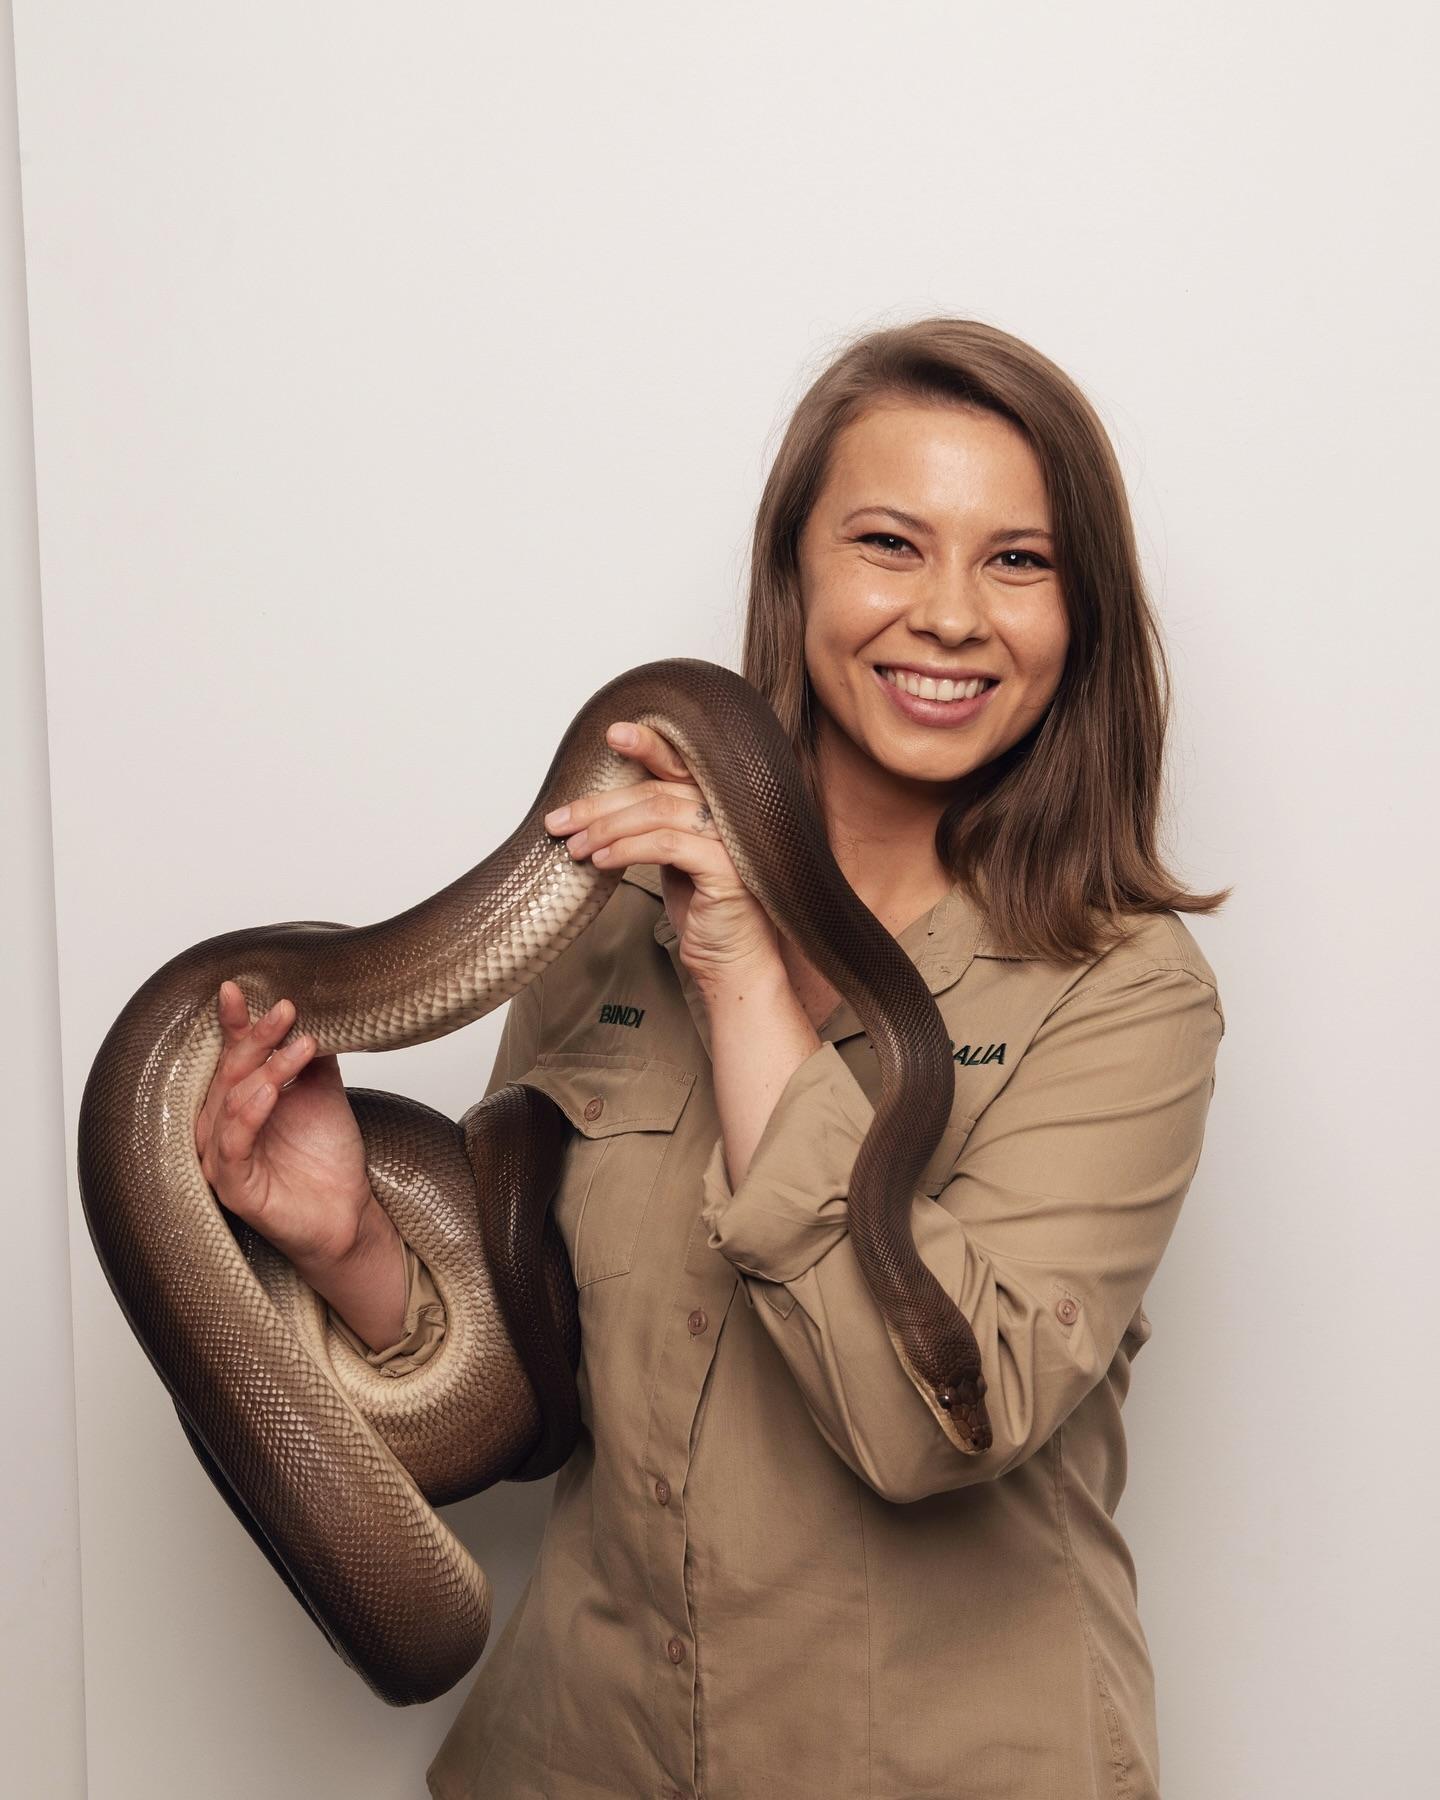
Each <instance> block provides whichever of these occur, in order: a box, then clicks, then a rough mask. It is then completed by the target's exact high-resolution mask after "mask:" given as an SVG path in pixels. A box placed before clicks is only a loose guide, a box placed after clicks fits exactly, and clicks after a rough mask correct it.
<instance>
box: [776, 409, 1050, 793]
mask: <svg viewBox="0 0 1440 1800" xmlns="http://www.w3.org/2000/svg"><path fill="white" fill-rule="evenodd" d="M1050 530H1051V517H1050V504H1049V501H1048V499H1047V497H1046V493H1045V484H1044V480H1043V478H1042V475H1041V472H1040V466H1039V463H1038V462H1037V461H1036V459H1035V454H1034V452H1033V451H1032V450H1031V448H1030V445H1029V444H1028V442H1027V441H1026V439H1025V437H1024V436H1023V434H1022V433H1021V432H1020V431H1018V430H1017V429H1016V428H1015V426H1013V425H1012V424H1010V422H1009V421H1008V420H1007V419H1002V418H1000V417H999V416H998V415H997V414H995V413H990V412H983V411H980V410H978V409H975V408H972V407H966V406H961V405H958V404H953V405H952V404H943V403H935V404H927V403H924V402H919V401H907V400H902V399H899V398H896V399H894V400H887V401H884V402H879V403H876V404H875V405H873V406H871V407H870V408H868V409H867V410H866V411H865V412H864V413H863V414H862V415H861V416H860V417H859V418H857V419H854V420H852V421H851V423H850V424H849V425H848V426H847V427H846V428H845V430H844V431H843V432H842V433H841V434H840V436H839V437H838V438H837V439H836V442H835V445H834V447H833V455H832V458H831V466H830V469H829V473H828V475H827V478H826V481H825V485H824V487H823V489H822V490H821V492H820V494H819V496H818V498H817V499H816V502H815V504H814V506H813V507H812V509H811V512H810V516H809V518H808V519H807V520H806V523H805V528H804V530H803V532H802V533H801V537H800V544H799V553H800V584H801V596H802V599H803V602H804V608H805V660H806V664H807V667H808V669H809V672H810V680H811V682H812V684H813V686H814V689H815V696H816V699H817V700H818V702H819V705H820V709H821V716H820V719H819V721H818V743H819V749H820V755H821V762H822V767H827V765H828V771H829V772H830V773H836V772H838V770H837V766H836V765H837V758H838V759H839V761H840V762H844V761H845V760H847V759H849V760H853V758H854V749H853V748H852V747H858V748H859V750H860V751H861V752H863V754H864V755H865V756H866V757H868V758H869V759H870V761H871V762H872V763H876V764H879V765H880V767H881V768H883V769H885V770H888V771H889V772H890V773H891V774H892V775H894V776H896V777H898V778H900V780H901V781H902V782H905V783H910V782H919V783H940V784H947V783H953V782H954V781H956V780H957V779H958V778H959V777H960V776H963V775H967V774H969V773H971V772H972V771H973V770H975V769H978V768H980V767H982V766H983V765H984V764H985V763H987V762H989V761H990V760H991V759H992V758H993V757H996V756H999V755H1000V753H1001V752H1002V751H1004V750H1007V749H1008V748H1009V747H1010V746H1011V745H1012V744H1014V743H1016V742H1017V741H1018V740H1019V739H1020V738H1022V737H1023V736H1024V735H1025V734H1026V732H1028V731H1029V730H1030V729H1031V728H1032V727H1033V726H1034V725H1035V724H1036V722H1037V721H1038V720H1039V719H1041V718H1042V717H1043V716H1044V713H1045V710H1046V708H1047V707H1048V706H1049V704H1050V701H1051V699H1052V698H1053V697H1054V694H1055V690H1056V688H1057V687H1058V686H1059V683H1060V675H1061V672H1062V670H1063V669H1064V666H1065V652H1066V648H1067V646H1068V644H1069V637H1070V633H1069V626H1068V623H1067V620H1066V617H1065V608H1064V603H1063V601H1062V598H1061V591H1060V582H1059V577H1058V576H1057V574H1056V572H1055V568H1054V565H1053V562H1052V551H1053V546H1052V543H1051V538H1050ZM887 672H893V674H891V673H887ZM970 675H982V676H985V677H988V678H990V679H989V681H987V682H986V683H985V684H984V688H983V690H982V692H981V694H980V695H979V696H978V697H976V698H973V699H965V698H962V699H955V698H952V697H950V696H951V693H952V690H951V689H950V688H949V687H945V686H941V685H940V682H941V681H942V680H943V679H944V678H949V677H959V678H960V686H959V689H958V691H959V693H960V694H961V695H966V694H970V693H971V692H972V691H973V690H972V686H970V685H966V684H965V681H964V678H965V677H968V676H970ZM927 677H928V680H927V679H926V678H927ZM895 678H898V679H900V680H903V681H905V682H907V684H908V686H909V687H910V688H911V689H918V697H912V695H911V694H908V693H902V692H900V691H899V690H898V689H897V688H896V687H895V686H894V685H893V684H892V683H893V679H895ZM992 683H993V685H992ZM872 772H873V771H872Z"/></svg>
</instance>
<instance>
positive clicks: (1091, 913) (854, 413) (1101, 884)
mask: <svg viewBox="0 0 1440 1800" xmlns="http://www.w3.org/2000/svg"><path fill="white" fill-rule="evenodd" d="M897 398H898V399H911V400H922V401H931V402H939V403H950V404H960V405H968V406H975V407H980V408H983V409H985V410H988V411H990V412H994V413H998V414H999V415H1000V416H1001V417H1002V418H1005V419H1008V420H1009V421H1010V422H1011V423H1012V424H1014V425H1016V426H1017V427H1018V428H1019V429H1020V430H1021V431H1022V432H1023V433H1024V434H1025V436H1026V438H1027V439H1028V441H1029V443H1030V445H1031V447H1032V449H1033V450H1034V452H1035V455H1036V457H1037V458H1038V460H1039V463H1040V466H1041V469H1042V472H1043V475H1044V479H1045V485H1046V490H1047V493H1048V495H1049V499H1050V507H1051V514H1052V517H1051V524H1052V527H1053V531H1054V539H1055V564H1056V570H1057V573H1058V575H1059V578H1060V583H1061V588H1062V592H1063V596H1064V604H1065V609H1066V613H1067V615H1068V618H1069V626H1070V642H1069V649H1068V652H1067V655H1066V659H1065V668H1064V671H1063V673H1062V675H1061V678H1060V685H1059V688H1058V689H1057V691H1056V694H1055V698H1054V700H1053V701H1052V703H1051V705H1050V707H1049V709H1048V710H1047V712H1046V714H1045V716H1044V718H1043V719H1042V720H1040V721H1039V722H1038V723H1037V724H1036V725H1035V726H1034V727H1033V728H1032V729H1031V730H1030V731H1029V732H1028V733H1027V734H1026V736H1025V737H1024V738H1022V739H1021V740H1020V741H1019V742H1018V743H1016V744H1013V745H1012V746H1011V747H1010V748H1009V749H1008V750H1006V751H1004V752H1003V753H1002V754H1001V755H1000V756H998V757H995V758H993V759H992V760H991V761H990V762H989V763H987V764H985V765H984V767H983V768H981V769H978V770H976V771H974V772H973V774H970V775H967V776H966V777H965V778H964V780H963V781H962V782H960V783H957V791H956V795H955V797H954V798H953V799H952V801H951V802H950V804H949V805H948V806H947V807H946V809H945V812H944V814H943V815H942V817H941V819H940V822H939V824H938V826H937V827H936V832H935V850H936V854H937V856H938V857H939V859H940V862H941V863H942V865H943V866H944V867H945V868H947V869H948V870H949V871H950V873H951V874H952V876H953V877H954V878H955V879H956V880H958V881H960V882H962V883H963V884H964V887H965V889H966V891H967V893H969V894H970V895H971V897H972V898H973V899H974V901H975V903H976V904H977V906H978V907H979V908H980V910H981V912H982V914H983V915H984V917H985V921H986V927H987V930H988V933H989V936H990V938H991V940H992V941H993V942H994V944H995V946H996V948H997V949H999V950H1001V951H1002V952H1003V951H1008V952H1009V953H1010V954H1012V955H1014V954H1026V955H1033V956H1041V957H1045V958H1047V959H1049V960H1054V961H1058V962H1071V961H1088V960H1089V959H1090V958H1092V957H1094V956H1095V955H1097V954H1099V953H1100V952H1101V950H1102V949H1105V948H1108V947H1110V946H1111V945H1113V944H1114V943H1115V942H1117V941H1118V940H1119V939H1120V938H1122V937H1123V936H1124V935H1125V934H1126V930H1127V927H1126V925H1125V924H1124V922H1123V916H1124V915H1125V914H1127V913H1130V914H1134V913H1154V912H1163V911H1167V910H1171V911H1175V912H1191V913H1210V912H1215V911H1216V910H1217V909H1218V908H1219V907H1220V906H1221V905H1223V903H1224V902H1225V901H1226V900H1227V899H1228V898H1229V897H1230V893H1231V891H1232V890H1231V889H1230V888H1222V889H1220V890H1219V891H1218V892H1215V893H1210V894H1195V893H1190V892H1189V891H1187V890H1186V889H1185V888H1184V887H1182V886H1181V885H1180V884H1179V883H1178V882H1177V881H1176V880H1175V878H1174V877H1173V876H1172V875H1171V874H1170V873H1169V872H1168V871H1167V870H1166V868H1165V867H1164V864H1163V861H1162V859H1161V857H1160V854H1159V853H1158V851H1157V849H1156V836H1157V826H1158V822H1159V814H1160V806H1161V800H1162V787H1163V764H1164V755H1165V736H1166V730H1167V728H1168V725H1169V718H1170V672H1169V667H1168V664H1167V662H1166V658H1165V651H1164V646H1163V643H1162V641H1161V637H1160V630H1159V626H1158V624H1157V622H1156V619H1155V616H1154V614H1153V612H1152V611H1151V607H1150V602H1149V600H1148V598H1147V595H1146V592H1145V584H1144V579H1143V577H1142V575H1141V571H1140V562H1139V556H1138V553H1137V551H1136V546H1135V532H1134V526H1133V524H1132V522H1131V518H1130V508H1129V502H1128V499H1127V496H1126V493H1125V484H1124V478H1123V476H1122V475H1121V472H1120V467H1119V464H1118V462H1117V461H1116V458H1115V453H1114V450H1113V449H1112V447H1111V444H1110V440H1109V438H1108V437H1107V436H1106V433H1105V429H1104V427H1103V425H1102V424H1101V422H1100V420H1099V418H1098V417H1097V415H1096V413H1095V411H1094V409H1093V408H1092V406H1091V405H1090V403H1089V401H1088V400H1087V399H1086V398H1085V396H1084V395H1083V394H1082V393H1081V392H1080V390H1079V388H1078V387H1076V385H1075V384H1074V382H1072V381H1071V380H1070V378H1069V377H1068V376H1067V375H1066V374H1065V373H1064V371H1063V370H1061V369H1060V368H1058V367H1057V366H1056V364H1054V363H1053V362H1051V361H1050V360H1049V359H1048V358H1047V357H1045V356H1042V355H1041V353H1040V352H1039V351H1038V350H1035V349H1033V348H1032V347H1031V346H1030V345H1029V344H1026V343H1024V342H1022V340H1021V339H1019V338H1016V337H1012V336H1011V335H1010V334H1009V333H1008V332H1004V331H1000V330H998V329H997V328H996V327H994V326H991V325H986V324H982V323H980V322H978V321H976V320H972V319H948V318H929V319H917V320H915V321H914V322H912V323H911V324H908V325H900V326H894V327H890V328H887V329H884V330H879V331H872V332H868V333H866V334H865V335H863V336H861V337H859V338H856V339H855V340H853V341H852V342H850V343H849V344H848V345H847V346H846V347H845V348H844V349H843V350H842V352H841V353H840V355H839V356H837V357H836V358H835V360H834V361H833V362H831V363H830V365H829V366H828V367H827V368H826V369H825V370H824V372H823V373H822V374H821V375H820V376H819V378H818V379H817V380H816V381H815V382H814V383H813V384H812V385H811V386H810V388H809V389H808V390H807V391H806V393H805V395H804V396H803V398H802V399H801V400H800V403H799V404H798V406H797V407H796V408H795V411H794V413H793V414H792V416H791V418H790V421H789V424H788V426H787V427H786V430H785V435H784V438H783V440H782V442H781V444H780V448H779V451H778V452H777V454H776V457H775V460H774V463H773V464H772V466H771V469H770V473H769V476H768V478H767V480H766V483H765V490H764V493H763V494H762V496H761V500H760V507H759V511H758V513H757V515H756V520H755V532H754V538H753V542H752V546H751V557H750V595H749V603H748V606H747V610H746V619H745V640H744V651H743V658H742V664H741V673H742V674H743V675H744V676H745V678H746V679H747V680H748V681H750V682H751V683H753V685H754V686H755V687H757V688H758V689H759V690H760V692H761V693H763V694H764V695H765V697H766V698H767V699H768V700H769V702H770V704H771V706H772V707H773V708H774V709H775V712H776V714H777V716H778V717H779V720H780V723H781V725H782V726H783V727H784V728H785V731H786V733H787V735H788V736H789V738H790V741H791V744H792V745H793V747H794V749H795V753H796V755H797V757H798V758H799V761H800V766H801V769H802V771H803V773H804V776H805V780H806V784H807V786H808V787H809V790H810V793H811V796H812V798H813V799H814V801H815V804H816V805H817V807H820V808H821V810H822V812H823V810H824V809H823V803H822V797H821V789H820V778H819V765H818V761H817V758H816V753H815V719H816V707H815V702H814V695H813V692H812V689H811V683H810V676H809V672H808V670H807V669H806V666H805V648H804V645H805V624H804V615H803V608H802V603H801V596H800V580H799V560H798V544H799V539H800V533H801V531H802V529H803V527H804V524H805V521H806V519H807V518H808V517H809V514H810V509H811V507H812V506H813V505H814V503H815V500H816V497H817V496H818V494H819V493H820V490H821V488H822V487H823V486H824V482H825V477H826V474H827V471H828V467H829V460H830V455H831V450H832V447H833V445H834V443H835V440H836V437H837V436H838V434H839V433H840V432H841V431H842V430H843V429H844V428H845V426H847V425H848V424H850V423H851V422H852V421H853V420H854V419H855V418H857V417H858V416H859V415H860V414H861V413H862V412H863V411H864V410H865V408H866V407H867V406H869V405H871V404H873V403H875V402H877V401H887V400H893V399H897Z"/></svg>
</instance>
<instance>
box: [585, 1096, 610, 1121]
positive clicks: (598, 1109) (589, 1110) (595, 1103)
mask: <svg viewBox="0 0 1440 1800" xmlns="http://www.w3.org/2000/svg"><path fill="white" fill-rule="evenodd" d="M604 1110H605V1102H604V1101H603V1100H602V1099H601V1098H600V1096H599V1095H598V1094H597V1095H596V1096H595V1098H594V1099H593V1100H587V1101H586V1102H585V1117H586V1118H587V1119H598V1118H599V1117H600V1115H601V1113H602V1112H604Z"/></svg>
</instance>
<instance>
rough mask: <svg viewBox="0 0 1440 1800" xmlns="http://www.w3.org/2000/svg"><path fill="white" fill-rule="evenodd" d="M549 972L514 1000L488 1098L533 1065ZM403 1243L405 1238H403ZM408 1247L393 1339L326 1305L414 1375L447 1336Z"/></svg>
mask: <svg viewBox="0 0 1440 1800" xmlns="http://www.w3.org/2000/svg"><path fill="white" fill-rule="evenodd" d="M544 979H545V977H544V976H543V975H537V976H536V977H535V979H534V980H533V981H531V982H530V983H529V984H528V985H527V986H525V987H523V988H522V989H521V990H520V992H519V993H518V994H517V995H516V996H515V998H514V999H513V1000H512V1001H511V1002H510V1004H509V1006H508V1008H507V1009H506V1013H505V1023H504V1025H503V1026H502V1028H501V1031H500V1047H499V1049H498V1050H497V1051H496V1053H495V1064H494V1067H493V1068H492V1069H491V1071H490V1080H489V1082H488V1084H487V1085H486V1088H485V1096H484V1097H485V1099H487V1100H488V1099H489V1098H490V1096H491V1095H492V1094H493V1093H494V1092H495V1091H496V1089H497V1088H502V1087H504V1086H505V1084H506V1083H507V1082H510V1081H513V1080H514V1079H515V1078H516V1076H518V1075H523V1074H524V1072H525V1071H526V1069H529V1068H532V1067H533V1066H534V1063H535V1057H536V1054H537V1052H538V1049H539V1044H540V1019H541V1013H542V1009H543V1006H544V996H543V995H542V993H541V987H542V984H543V982H544ZM401 1241H402V1243H404V1240H403V1239H402V1240H401ZM404 1248H405V1321H404V1330H403V1332H402V1334H401V1336H400V1337H398V1338H397V1339H396V1340H395V1342H394V1343H393V1344H386V1345H385V1346H384V1347H383V1348H382V1349H379V1350H372V1349H371V1348H370V1346H369V1345H368V1344H367V1343H366V1342H365V1341H364V1339H363V1338H361V1337H360V1336H359V1334H358V1333H357V1332H355V1331H352V1330H351V1328H350V1326H348V1325H347V1324H346V1323H345V1321H344V1320H343V1319H342V1318H341V1317H340V1315H339V1313H337V1312H336V1311H335V1308H334V1307H333V1306H328V1305H327V1307H326V1309H325V1310H326V1313H327V1315H328V1316H329V1320H330V1324H331V1325H332V1326H333V1327H334V1329H335V1331H336V1333H337V1334H338V1335H339V1336H340V1337H342V1338H344V1340H345V1342H346V1343H347V1344H349V1346H350V1347H351V1349H352V1350H354V1352H355V1354H356V1355H357V1356H361V1357H363V1358H364V1359H365V1361H366V1362H367V1363H369V1364H370V1365H371V1366H372V1367H373V1368H377V1369H379V1370H380V1372H381V1373H382V1374H384V1375H395V1376H399V1375H409V1374H410V1373H411V1372H412V1371H413V1370H415V1369H418V1368H420V1367H421V1366H422V1365H423V1364H424V1363H427V1362H429V1360H430V1358H431V1357H432V1356H433V1355H434V1354H435V1352H436V1351H437V1350H438V1349H439V1348H440V1342H441V1340H442V1338H443V1337H444V1336H445V1302H444V1301H443V1300H442V1299H441V1298H440V1295H439V1292H438V1290H437V1289H436V1286H435V1278H434V1276H433V1275H431V1273H430V1271H429V1269H427V1268H426V1267H425V1264H424V1263H423V1262H422V1261H421V1260H420V1258H419V1257H418V1256H417V1255H416V1253H415V1251H414V1250H413V1249H412V1248H411V1246H410V1245H409V1244H408V1243H405V1244H404Z"/></svg>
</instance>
